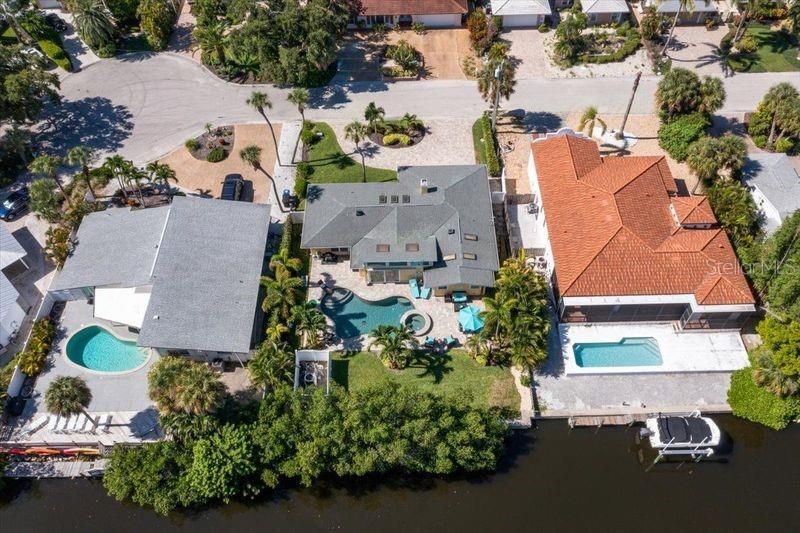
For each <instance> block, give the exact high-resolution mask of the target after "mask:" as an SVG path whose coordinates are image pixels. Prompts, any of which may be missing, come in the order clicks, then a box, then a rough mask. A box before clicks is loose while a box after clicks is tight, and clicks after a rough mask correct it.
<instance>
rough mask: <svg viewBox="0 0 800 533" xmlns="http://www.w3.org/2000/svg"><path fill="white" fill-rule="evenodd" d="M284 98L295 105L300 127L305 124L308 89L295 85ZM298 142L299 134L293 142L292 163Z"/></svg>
mask: <svg viewBox="0 0 800 533" xmlns="http://www.w3.org/2000/svg"><path fill="white" fill-rule="evenodd" d="M286 99H287V100H289V101H290V102H291V103H293V104H294V105H296V106H297V112H298V113H300V124H301V127H303V126H305V124H306V106H307V105H308V100H309V94H308V89H304V88H303V87H295V88H294V89H292V90H291V91H290V92H289V96H287V97H286ZM299 144H300V136H299V135H298V136H297V140H296V141H295V142H294V151H293V152H292V163H294V159H295V157H296V156H297V146H298V145H299Z"/></svg>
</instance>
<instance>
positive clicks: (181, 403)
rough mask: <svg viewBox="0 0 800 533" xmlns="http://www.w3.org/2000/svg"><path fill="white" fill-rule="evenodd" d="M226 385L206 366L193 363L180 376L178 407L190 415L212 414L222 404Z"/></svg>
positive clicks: (177, 396) (177, 397)
mask: <svg viewBox="0 0 800 533" xmlns="http://www.w3.org/2000/svg"><path fill="white" fill-rule="evenodd" d="M224 396H225V384H224V383H222V382H221V381H220V380H219V376H218V375H217V374H216V373H215V372H214V371H213V370H211V369H210V368H209V367H207V366H206V365H202V364H200V363H191V364H190V365H189V367H188V368H186V369H185V370H184V371H183V372H182V373H181V376H180V379H179V385H178V391H177V395H176V398H175V399H176V404H177V407H178V408H179V409H180V410H181V411H183V412H185V413H189V414H193V415H201V414H205V413H211V412H213V411H214V410H216V408H217V407H218V406H219V405H220V404H221V403H222V400H223V398H224Z"/></svg>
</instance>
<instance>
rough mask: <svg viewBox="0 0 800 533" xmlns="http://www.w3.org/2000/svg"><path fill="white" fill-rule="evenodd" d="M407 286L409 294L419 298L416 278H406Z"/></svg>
mask: <svg viewBox="0 0 800 533" xmlns="http://www.w3.org/2000/svg"><path fill="white" fill-rule="evenodd" d="M408 286H409V288H410V289H411V296H413V297H414V298H416V299H419V284H418V283H417V280H416V279H414V278H411V279H410V280H408Z"/></svg>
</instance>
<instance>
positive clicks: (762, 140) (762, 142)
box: [753, 135, 767, 148]
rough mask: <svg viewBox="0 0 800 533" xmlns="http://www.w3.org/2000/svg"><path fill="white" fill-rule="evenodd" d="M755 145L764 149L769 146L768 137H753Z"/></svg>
mask: <svg viewBox="0 0 800 533" xmlns="http://www.w3.org/2000/svg"><path fill="white" fill-rule="evenodd" d="M753 144H755V145H756V146H758V147H759V148H764V147H766V146H767V136H766V135H756V136H755V137H753Z"/></svg>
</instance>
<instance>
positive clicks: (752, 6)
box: [731, 0, 761, 44]
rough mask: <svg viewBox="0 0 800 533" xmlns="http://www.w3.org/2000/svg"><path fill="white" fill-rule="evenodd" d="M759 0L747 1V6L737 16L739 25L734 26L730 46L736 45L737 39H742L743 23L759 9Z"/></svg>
mask: <svg viewBox="0 0 800 533" xmlns="http://www.w3.org/2000/svg"><path fill="white" fill-rule="evenodd" d="M760 3H761V2H760V0H749V1H748V2H747V6H746V7H745V9H744V11H742V13H741V15H740V16H739V24H738V25H737V26H736V31H735V32H734V34H733V40H732V41H731V44H736V43H738V42H739V39H741V38H742V37H744V31H743V30H744V27H745V26H744V23H745V22H746V21H747V19H748V18H750V15H751V14H752V13H753V12H754V11H755V10H756V9H757V8H758V7H759V4H760Z"/></svg>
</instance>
